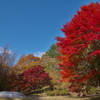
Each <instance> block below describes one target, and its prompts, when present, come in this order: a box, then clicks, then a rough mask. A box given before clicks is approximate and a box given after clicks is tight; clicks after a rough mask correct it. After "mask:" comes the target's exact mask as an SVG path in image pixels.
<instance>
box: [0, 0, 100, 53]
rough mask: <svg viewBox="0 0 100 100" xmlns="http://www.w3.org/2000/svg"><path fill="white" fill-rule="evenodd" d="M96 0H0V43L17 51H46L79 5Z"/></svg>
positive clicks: (96, 0)
mask: <svg viewBox="0 0 100 100" xmlns="http://www.w3.org/2000/svg"><path fill="white" fill-rule="evenodd" d="M99 1H100V0H0V47H4V46H5V45H6V44H7V43H10V44H11V47H12V48H13V50H14V51H17V52H18V54H20V55H21V54H22V53H25V54H37V53H38V52H40V53H42V52H46V51H47V50H48V49H49V47H50V46H51V45H52V44H53V43H56V40H55V38H56V37H57V36H63V33H62V32H61V30H60V29H61V28H63V25H64V24H66V22H69V21H70V20H71V19H72V18H73V16H74V14H76V12H77V11H78V10H79V9H80V7H81V6H82V5H85V4H89V3H90V2H99Z"/></svg>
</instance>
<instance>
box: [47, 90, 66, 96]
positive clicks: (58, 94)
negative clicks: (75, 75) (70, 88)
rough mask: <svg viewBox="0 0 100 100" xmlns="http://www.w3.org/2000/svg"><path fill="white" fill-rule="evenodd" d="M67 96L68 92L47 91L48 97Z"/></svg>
mask: <svg viewBox="0 0 100 100" xmlns="http://www.w3.org/2000/svg"><path fill="white" fill-rule="evenodd" d="M66 94H67V91H66V90H53V91H47V95H48V96H64V95H66Z"/></svg>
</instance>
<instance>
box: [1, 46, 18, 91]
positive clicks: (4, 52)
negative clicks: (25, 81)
mask: <svg viewBox="0 0 100 100" xmlns="http://www.w3.org/2000/svg"><path fill="white" fill-rule="evenodd" d="M15 59H16V52H13V51H12V50H11V49H10V48H9V46H8V45H6V46H4V47H3V48H1V50H0V91H2V90H4V89H5V88H4V87H5V86H6V84H7V82H8V75H9V74H10V73H11V72H12V66H13V65H14V62H15ZM10 78H11V77H10ZM6 90H7V88H6Z"/></svg>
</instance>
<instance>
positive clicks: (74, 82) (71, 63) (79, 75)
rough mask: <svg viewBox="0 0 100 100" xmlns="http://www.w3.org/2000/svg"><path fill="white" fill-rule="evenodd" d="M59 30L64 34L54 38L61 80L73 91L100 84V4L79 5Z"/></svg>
mask: <svg viewBox="0 0 100 100" xmlns="http://www.w3.org/2000/svg"><path fill="white" fill-rule="evenodd" d="M62 31H63V32H64V33H65V37H57V40H58V41H59V42H58V43H57V45H58V46H59V48H60V49H59V51H60V52H61V54H62V56H61V57H60V58H61V60H62V63H61V64H60V68H61V69H62V72H61V73H62V78H63V80H64V81H66V82H71V85H70V87H69V88H70V90H71V91H75V92H78V91H83V90H88V88H89V87H91V86H100V3H91V4H89V5H84V6H82V7H81V9H80V11H78V12H77V14H76V15H75V16H74V18H73V19H72V20H71V21H70V22H69V23H67V24H66V25H64V28H63V29H62Z"/></svg>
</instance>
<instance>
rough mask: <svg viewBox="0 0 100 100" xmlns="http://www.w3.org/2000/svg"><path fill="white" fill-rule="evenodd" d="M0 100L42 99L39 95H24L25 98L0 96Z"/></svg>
mask: <svg viewBox="0 0 100 100" xmlns="http://www.w3.org/2000/svg"><path fill="white" fill-rule="evenodd" d="M0 100H42V99H40V97H39V96H26V97H25V98H10V97H0Z"/></svg>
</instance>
